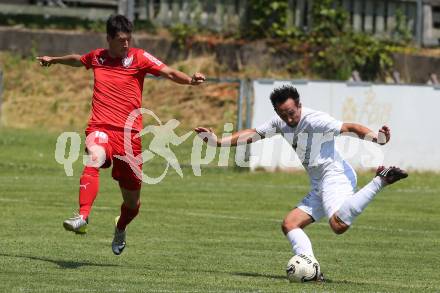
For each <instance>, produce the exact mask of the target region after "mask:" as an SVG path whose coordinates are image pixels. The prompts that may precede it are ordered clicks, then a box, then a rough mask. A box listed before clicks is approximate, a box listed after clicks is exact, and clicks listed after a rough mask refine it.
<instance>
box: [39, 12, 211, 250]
mask: <svg viewBox="0 0 440 293" xmlns="http://www.w3.org/2000/svg"><path fill="white" fill-rule="evenodd" d="M132 30H133V24H132V23H131V22H130V21H129V20H128V19H127V18H126V17H124V16H122V15H112V16H110V18H109V19H108V20H107V42H108V48H107V49H96V50H93V51H91V52H90V53H88V54H85V55H82V56H81V55H76V54H72V55H66V56H62V57H50V56H43V57H37V60H38V61H39V62H40V64H41V65H42V66H50V65H52V64H64V65H68V66H74V67H80V66H85V67H86V68H87V69H90V68H91V69H93V73H94V88H93V98H92V112H91V116H90V120H89V123H88V127H87V129H86V131H85V132H86V136H87V138H86V151H87V153H88V155H89V163H88V164H87V165H86V166H85V168H84V171H83V173H82V176H81V178H80V188H79V213H78V214H77V215H75V216H74V217H73V218H70V219H67V220H66V221H64V223H63V226H64V228H65V229H66V230H68V231H73V232H75V233H79V234H83V233H86V228H87V224H88V217H89V213H90V210H91V207H92V204H93V201H94V200H95V198H96V196H97V194H98V189H99V169H100V168H108V167H110V166H111V165H112V164H113V169H112V177H113V178H114V179H115V180H117V181H118V183H119V187H120V189H121V192H122V198H123V203H122V205H121V214H120V216H119V217H117V219H116V221H117V222H116V227H115V234H114V239H113V242H112V250H113V253H114V254H116V255H119V254H121V253H122V251H123V250H124V248H125V229H126V227H127V225H128V224H129V223H130V222H131V221H132V220H133V219H134V218H135V217H136V215H137V214H138V212H139V207H140V189H141V182H142V180H141V178H140V176H139V174H141V170H142V162H139V159H136V157H137V156H139V155H140V154H141V153H142V148H141V138H140V137H136V134H138V133H139V132H140V131H141V130H142V116H141V115H138V116H137V117H136V119H135V120H134V121H133V123H132V126H131V127H130V130H129V132H128V133H130V132H131V148H132V150H130V154H131V155H132V157H133V156H134V157H135V159H134V160H133V162H130V163H128V162H127V161H125V160H121V159H119V158H116V157H115V156H126V153H127V152H126V150H125V149H124V129H126V128H127V123H126V121H128V118H129V116H130V113H132V111H134V110H137V109H139V108H141V101H142V90H143V83H144V78H145V75H146V74H147V73H150V74H153V75H155V76H163V77H165V78H167V79H170V80H172V81H173V82H175V83H179V84H184V85H199V84H201V83H203V82H204V81H205V76H204V75H203V74H201V73H194V75H193V76H192V77H190V76H188V75H186V74H185V73H183V72H180V71H178V70H175V69H173V68H170V67H168V66H166V65H165V64H164V63H162V62H161V61H160V60H158V59H157V58H155V57H154V56H152V55H150V54H149V53H148V52H146V51H144V50H142V49H137V48H132V47H131V46H130V43H131V33H132ZM126 157H127V156H126ZM139 157H140V156H139ZM133 166H135V167H134V170H133V169H132V167H133Z"/></svg>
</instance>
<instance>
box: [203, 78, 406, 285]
mask: <svg viewBox="0 0 440 293" xmlns="http://www.w3.org/2000/svg"><path fill="white" fill-rule="evenodd" d="M270 99H271V102H272V105H273V107H274V109H275V112H276V113H277V115H276V116H274V117H273V118H272V119H270V120H269V121H267V122H266V123H264V124H263V125H260V126H259V127H257V128H254V129H244V130H240V131H238V132H235V133H233V134H232V135H231V136H228V137H223V138H221V139H218V138H217V136H216V135H215V134H214V133H213V132H212V130H211V129H208V128H205V127H197V128H195V131H196V132H197V133H198V134H199V136H200V137H202V138H203V139H204V141H205V142H207V143H208V144H210V145H216V146H222V145H224V146H228V145H231V146H236V145H238V144H249V143H252V142H255V141H257V140H259V139H264V138H266V137H270V136H272V135H274V134H275V133H281V134H282V135H283V137H284V138H285V139H286V140H287V141H288V142H289V143H290V144H291V145H292V147H293V148H294V149H295V151H296V152H297V154H298V155H299V157H300V159H301V160H302V164H303V166H304V168H305V169H306V171H307V173H308V175H309V177H310V183H311V190H310V192H309V193H308V194H307V195H306V196H305V197H304V198H303V200H302V201H301V202H300V203H299V204H298V205H297V206H296V208H294V209H293V210H292V211H290V212H289V213H288V214H287V216H286V217H285V219H284V221H283V224H282V230H283V232H284V234H285V235H286V236H287V238H288V240H289V241H290V243H291V244H292V250H293V252H294V253H295V254H305V255H311V256H314V255H313V249H312V244H311V242H310V239H309V237H308V236H307V235H306V234H305V233H304V231H303V229H304V228H305V227H306V226H308V225H310V224H312V223H313V222H315V221H318V220H319V219H321V218H322V217H323V216H327V217H328V219H329V224H330V227H331V229H332V230H333V231H334V232H335V233H336V234H342V233H344V232H345V231H347V230H348V228H349V227H350V226H351V224H352V223H353V221H354V220H355V219H356V217H357V216H359V215H360V214H361V213H362V211H363V210H364V209H365V208H366V207H367V205H368V204H369V203H370V202H371V201H372V200H373V198H374V196H375V195H376V194H377V193H378V192H379V191H380V190H381V189H382V188H383V187H384V186H386V185H388V184H392V183H394V182H396V181H398V180H400V179H403V178H406V177H407V176H408V174H407V173H406V172H405V171H404V170H401V169H399V168H397V167H389V168H385V167H383V166H380V167H379V168H378V169H377V171H376V176H375V177H374V178H373V179H372V180H371V181H370V182H369V183H368V184H367V185H366V186H364V187H363V188H362V189H360V190H359V191H356V173H355V171H354V170H353V168H352V167H351V166H350V165H349V164H348V163H347V162H346V161H345V160H344V159H343V158H342V157H341V156H340V155H339V154H338V152H337V150H336V149H335V141H334V136H337V135H340V134H346V135H347V134H350V135H353V134H354V135H356V136H357V137H358V138H360V139H365V140H370V141H372V142H373V143H379V144H381V145H383V144H386V143H387V142H388V141H389V140H390V129H389V128H388V127H387V126H382V128H381V129H379V131H378V132H377V133H375V132H373V131H372V130H370V129H369V128H367V127H365V126H363V125H360V124H356V123H345V122H341V121H338V120H336V119H334V118H333V117H331V116H330V115H328V114H326V113H323V112H319V111H315V110H312V109H309V108H306V107H302V105H301V102H300V98H299V94H298V91H297V90H296V88H294V87H293V86H283V87H280V88H277V89H275V90H274V91H273V92H272V93H271V96H270ZM320 278H321V280H323V277H322V275H321V276H320Z"/></svg>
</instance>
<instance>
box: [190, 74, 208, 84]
mask: <svg viewBox="0 0 440 293" xmlns="http://www.w3.org/2000/svg"><path fill="white" fill-rule="evenodd" d="M205 80H206V77H205V76H204V75H203V74H201V73H200V72H196V73H194V74H193V76H192V77H191V85H199V84H201V83H203V82H204V81H205Z"/></svg>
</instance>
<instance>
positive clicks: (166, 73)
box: [160, 66, 206, 85]
mask: <svg viewBox="0 0 440 293" xmlns="http://www.w3.org/2000/svg"><path fill="white" fill-rule="evenodd" d="M160 75H161V76H163V77H165V78H168V79H169V80H171V81H174V82H175V83H179V84H187V85H199V84H201V83H203V82H204V81H205V79H206V78H205V76H204V75H203V74H201V73H199V72H196V73H194V74H193V75H192V76H188V75H187V74H185V73H183V72H181V71H179V70H176V69H174V68H171V67H168V66H165V67H163V68H162V69H161V70H160Z"/></svg>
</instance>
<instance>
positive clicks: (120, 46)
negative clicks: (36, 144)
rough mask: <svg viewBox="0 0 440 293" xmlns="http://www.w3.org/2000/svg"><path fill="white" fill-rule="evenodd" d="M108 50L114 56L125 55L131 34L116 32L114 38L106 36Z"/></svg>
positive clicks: (121, 56)
mask: <svg viewBox="0 0 440 293" xmlns="http://www.w3.org/2000/svg"><path fill="white" fill-rule="evenodd" d="M107 41H108V47H109V51H110V53H111V54H112V55H114V57H120V58H123V57H125V56H127V53H128V49H129V48H130V43H131V34H130V33H123V32H118V33H117V34H116V36H115V37H114V38H112V37H110V36H107Z"/></svg>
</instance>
